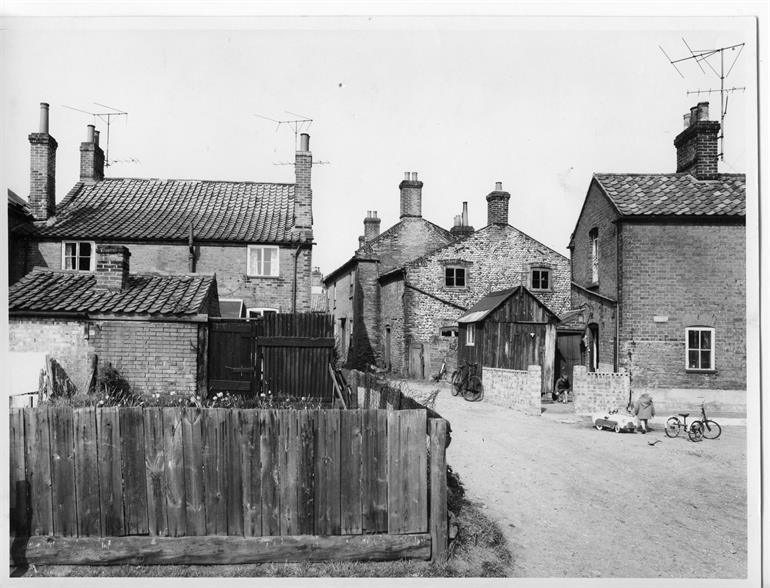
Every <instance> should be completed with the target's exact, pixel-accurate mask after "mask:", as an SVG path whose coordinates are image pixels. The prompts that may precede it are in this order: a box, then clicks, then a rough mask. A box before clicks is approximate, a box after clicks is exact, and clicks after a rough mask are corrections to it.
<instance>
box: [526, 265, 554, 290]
mask: <svg viewBox="0 0 770 588" xmlns="http://www.w3.org/2000/svg"><path fill="white" fill-rule="evenodd" d="M530 285H531V288H532V290H537V291H540V292H543V291H547V290H551V289H552V287H551V270H550V269H548V268H545V267H536V268H532V271H531V272H530Z"/></svg>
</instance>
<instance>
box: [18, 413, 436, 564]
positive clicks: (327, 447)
mask: <svg viewBox="0 0 770 588" xmlns="http://www.w3.org/2000/svg"><path fill="white" fill-rule="evenodd" d="M426 427H427V429H426ZM426 432H427V433H428V440H429V442H428V443H426ZM445 437H446V421H443V420H441V419H430V421H429V422H428V421H427V419H426V411H425V410H402V411H392V410H391V411H386V410H377V409H367V410H363V409H362V410H347V411H341V410H252V409H248V410H247V409H197V408H99V409H97V408H80V409H72V408H25V409H15V410H12V411H11V414H10V470H11V471H10V474H11V475H10V490H11V492H10V519H11V531H12V533H13V534H14V535H15V537H16V538H17V540H14V542H13V545H12V548H11V552H12V558H13V560H14V561H15V562H16V563H17V565H18V564H19V563H20V562H37V563H40V564H45V563H48V564H54V563H56V564H78V563H90V564H110V563H144V564H152V563H228V562H229V563H232V562H242V563H246V562H260V561H300V560H306V559H311V560H313V559H314V560H318V559H391V558H398V557H412V558H423V559H427V558H429V557H439V558H440V557H443V556H444V554H445V550H446V460H445ZM428 447H429V448H430V450H429V451H428ZM429 465H430V467H429ZM429 488H430V497H429ZM429 509H430V512H429ZM373 534H374V535H376V537H373ZM213 536H226V537H227V539H228V540H229V539H232V541H225V542H224V543H222V545H223V546H224V547H223V548H222V549H212V548H211V546H212V545H214V544H212V543H210V542H209V541H210V540H211V539H212V538H213ZM19 538H21V540H19ZM104 538H110V540H109V541H105V540H104ZM207 542H208V543H207ZM217 545H219V544H217ZM207 546H208V547H207ZM289 546H291V547H292V549H291V550H289V549H288V547H289Z"/></svg>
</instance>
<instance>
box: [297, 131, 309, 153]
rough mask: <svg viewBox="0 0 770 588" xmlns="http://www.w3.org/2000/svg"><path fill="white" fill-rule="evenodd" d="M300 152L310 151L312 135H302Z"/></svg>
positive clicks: (300, 137)
mask: <svg viewBox="0 0 770 588" xmlns="http://www.w3.org/2000/svg"><path fill="white" fill-rule="evenodd" d="M299 150H300V151H310V135H308V134H307V133H301V134H300V136H299Z"/></svg>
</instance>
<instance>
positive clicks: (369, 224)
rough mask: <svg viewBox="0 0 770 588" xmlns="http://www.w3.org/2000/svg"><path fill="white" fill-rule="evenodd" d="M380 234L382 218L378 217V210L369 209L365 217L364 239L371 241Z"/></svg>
mask: <svg viewBox="0 0 770 588" xmlns="http://www.w3.org/2000/svg"><path fill="white" fill-rule="evenodd" d="M379 234H380V219H379V218H377V211H376V210H368V211H367V212H366V218H365V219H364V240H365V241H371V240H372V239H376V238H377V237H378V236H379Z"/></svg>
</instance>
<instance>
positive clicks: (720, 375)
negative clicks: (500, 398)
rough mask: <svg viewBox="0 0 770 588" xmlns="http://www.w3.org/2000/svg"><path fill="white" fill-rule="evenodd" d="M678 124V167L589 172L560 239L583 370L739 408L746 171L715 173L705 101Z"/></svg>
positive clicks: (714, 125)
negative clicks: (572, 221)
mask: <svg viewBox="0 0 770 588" xmlns="http://www.w3.org/2000/svg"><path fill="white" fill-rule="evenodd" d="M685 124H686V128H685V129H684V130H683V131H682V132H681V133H679V135H678V136H677V137H676V138H675V140H674V145H675V147H676V150H677V167H676V173H668V174H599V173H597V174H594V176H593V179H592V180H591V183H590V185H589V188H588V193H587V195H586V198H585V201H584V203H583V208H582V210H581V212H580V215H579V218H578V221H577V224H576V226H575V230H574V232H573V234H572V237H571V241H570V250H571V252H572V305H573V307H574V308H575V309H580V310H582V322H583V323H584V324H585V325H586V329H585V333H584V338H583V341H584V344H585V347H586V351H587V353H586V358H587V360H586V362H587V367H588V369H589V371H606V372H611V371H626V372H628V373H629V374H630V377H631V383H632V388H633V389H634V392H635V393H637V392H639V393H641V392H642V391H649V392H655V394H654V396H655V398H656V399H658V398H664V397H665V396H666V395H667V396H669V397H671V398H672V399H673V398H681V399H684V400H686V402H687V405H690V406H691V405H692V404H693V403H694V402H695V396H698V395H699V396H704V393H706V395H707V396H709V397H712V398H714V397H715V395H719V396H721V398H722V399H723V401H724V402H725V403H727V404H736V405H740V404H743V405H744V406H745V389H746V231H745V224H746V216H745V214H746V212H745V211H746V178H745V175H744V174H721V173H718V169H717V160H718V152H717V141H718V134H719V126H720V125H719V123H718V122H716V121H710V120H708V103H707V102H702V103H700V104H698V105H697V106H695V107H693V108H692V109H691V111H690V114H689V116H687V117H686V119H685ZM663 390H666V392H665V394H663V392H662V391H663Z"/></svg>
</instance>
